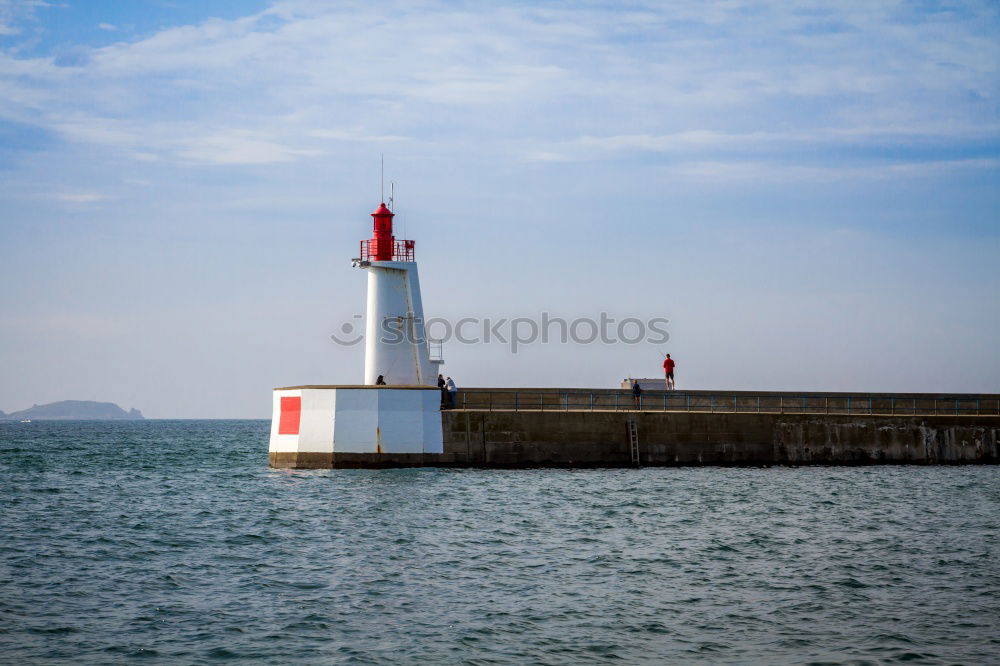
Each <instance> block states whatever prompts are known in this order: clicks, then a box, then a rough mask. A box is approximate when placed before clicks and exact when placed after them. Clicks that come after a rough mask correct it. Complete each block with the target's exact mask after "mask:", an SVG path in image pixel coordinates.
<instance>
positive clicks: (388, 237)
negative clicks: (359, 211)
mask: <svg viewBox="0 0 1000 666" xmlns="http://www.w3.org/2000/svg"><path fill="white" fill-rule="evenodd" d="M395 215H396V214H395V213H393V212H392V211H391V210H389V207H388V206H386V205H385V202H383V203H380V204H379V207H378V208H377V209H376V210H375V212H374V213H372V218H373V219H374V220H375V229H374V232H373V234H372V237H371V239H369V240H363V241H361V260H362V261H413V260H414V258H413V254H414V252H413V249H414V242H413V241H411V240H399V241H397V240H396V237H395V236H393V235H392V218H393V217H395Z"/></svg>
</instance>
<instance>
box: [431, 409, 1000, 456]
mask: <svg viewBox="0 0 1000 666" xmlns="http://www.w3.org/2000/svg"><path fill="white" fill-rule="evenodd" d="M442 417H443V426H444V427H443V431H444V452H445V455H446V456H448V457H449V458H450V463H451V464H456V465H463V466H464V465H470V466H483V467H531V466H541V467H544V466H552V467H605V466H628V465H631V464H632V461H631V455H630V451H629V443H628V431H627V420H628V419H629V418H634V419H635V421H636V426H637V431H638V439H639V455H640V461H641V464H642V465H648V466H670V465H816V464H821V465H864V464H878V463H890V464H963V463H993V464H996V463H997V462H998V461H1000V449H998V442H1000V417H996V416H869V415H851V416H846V415H829V414H818V415H816V414H718V413H716V414H706V413H686V412H589V411H566V412H528V411H519V412H486V411H474V410H467V411H461V410H456V411H446V412H443V413H442Z"/></svg>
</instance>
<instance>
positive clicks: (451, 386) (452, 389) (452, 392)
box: [445, 377, 458, 409]
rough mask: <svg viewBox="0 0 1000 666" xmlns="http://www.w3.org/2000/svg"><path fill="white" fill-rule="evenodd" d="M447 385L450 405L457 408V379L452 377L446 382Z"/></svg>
mask: <svg viewBox="0 0 1000 666" xmlns="http://www.w3.org/2000/svg"><path fill="white" fill-rule="evenodd" d="M445 387H446V388H447V389H448V407H449V408H451V409H455V396H456V395H458V387H457V386H455V380H454V379H452V378H451V377H449V378H448V381H446V382H445Z"/></svg>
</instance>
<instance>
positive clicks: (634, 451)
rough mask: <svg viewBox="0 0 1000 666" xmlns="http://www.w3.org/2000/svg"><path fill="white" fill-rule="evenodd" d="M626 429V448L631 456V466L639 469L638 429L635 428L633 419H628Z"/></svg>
mask: <svg viewBox="0 0 1000 666" xmlns="http://www.w3.org/2000/svg"><path fill="white" fill-rule="evenodd" d="M626 427H627V428H628V446H629V453H630V455H631V456H632V464H633V465H635V466H636V467H639V429H638V428H637V427H636V424H635V418H634V417H632V416H630V417H629V418H628V422H627V424H626Z"/></svg>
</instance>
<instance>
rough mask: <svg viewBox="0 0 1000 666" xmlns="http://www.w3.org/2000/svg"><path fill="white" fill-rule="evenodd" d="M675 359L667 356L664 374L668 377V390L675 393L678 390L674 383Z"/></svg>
mask: <svg viewBox="0 0 1000 666" xmlns="http://www.w3.org/2000/svg"><path fill="white" fill-rule="evenodd" d="M675 365H677V364H676V363H674V359H672V358H670V354H667V358H666V359H664V361H663V374H664V375H665V376H666V380H667V390H668V391H673V390H674V389H676V388H677V384H675V383H674V366H675Z"/></svg>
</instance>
